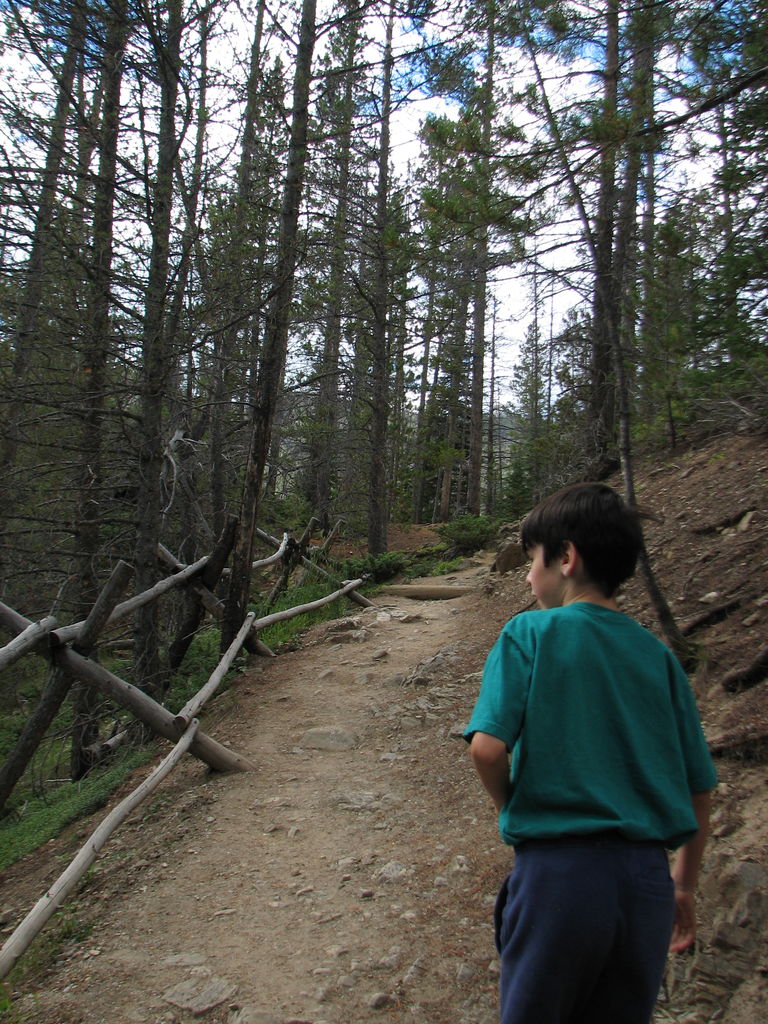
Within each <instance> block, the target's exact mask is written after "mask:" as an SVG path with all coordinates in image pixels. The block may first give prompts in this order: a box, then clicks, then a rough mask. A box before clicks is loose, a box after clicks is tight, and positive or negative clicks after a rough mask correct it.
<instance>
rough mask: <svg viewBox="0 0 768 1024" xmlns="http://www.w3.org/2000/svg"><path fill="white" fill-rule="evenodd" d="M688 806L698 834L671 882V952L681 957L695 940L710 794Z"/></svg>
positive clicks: (679, 859) (682, 851) (695, 798)
mask: <svg viewBox="0 0 768 1024" xmlns="http://www.w3.org/2000/svg"><path fill="white" fill-rule="evenodd" d="M691 802H692V803H693V810H694V812H695V814H696V820H697V821H698V823H699V830H698V832H697V833H696V835H695V836H693V837H692V838H691V839H689V840H688V842H687V843H686V844H685V846H683V847H681V848H680V851H679V853H678V855H677V859H676V860H675V866H674V868H673V869H672V879H673V881H674V883H675V923H674V927H673V929H672V939H671V941H670V944H669V949H670V952H672V953H680V952H682V951H683V950H684V949H688V948H689V947H690V946H692V945H693V943H694V940H695V938H696V895H695V894H696V886H697V884H698V881H699V869H700V867H701V858H702V855H703V853H704V846H705V844H706V842H707V836H708V834H709V812H710V807H711V804H712V793H711V791H707V792H705V793H692V794H691Z"/></svg>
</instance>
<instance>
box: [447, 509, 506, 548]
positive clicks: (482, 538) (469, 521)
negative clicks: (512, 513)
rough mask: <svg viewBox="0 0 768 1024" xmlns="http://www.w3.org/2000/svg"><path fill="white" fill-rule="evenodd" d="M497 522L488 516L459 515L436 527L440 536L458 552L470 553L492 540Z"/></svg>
mask: <svg viewBox="0 0 768 1024" xmlns="http://www.w3.org/2000/svg"><path fill="white" fill-rule="evenodd" d="M497 525H498V524H497V522H496V520H495V519H491V518H489V517H488V516H469V515H467V516H459V518H458V519H453V520H452V521H451V522H450V523H442V524H441V525H440V526H438V528H437V532H438V533H439V534H440V536H441V537H442V538H443V539H444V540H446V541H447V542H448V544H449V545H450V547H451V549H452V550H453V551H455V552H457V553H458V554H464V555H471V554H473V553H474V552H475V551H479V550H480V549H481V548H484V547H486V546H487V545H488V544H490V542H491V541H492V540H493V538H494V536H495V534H496V529H497Z"/></svg>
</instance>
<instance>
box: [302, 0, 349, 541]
mask: <svg viewBox="0 0 768 1024" xmlns="http://www.w3.org/2000/svg"><path fill="white" fill-rule="evenodd" d="M359 38H360V22H359V19H358V18H355V19H354V21H353V23H352V25H351V26H350V28H349V35H348V38H347V45H346V50H345V57H344V67H345V68H346V69H348V70H347V71H346V74H345V79H344V92H343V97H342V100H341V104H340V118H339V123H338V124H337V125H336V132H337V134H338V135H339V143H338V148H337V155H336V160H335V163H336V165H337V167H338V172H337V173H338V180H337V183H336V195H337V197H338V198H337V201H336V209H335V211H334V218H333V234H332V241H331V265H330V269H329V272H328V300H327V305H326V315H325V323H324V325H323V352H322V356H321V359H320V365H319V367H318V370H319V373H320V381H319V385H318V393H317V402H316V404H315V411H314V415H313V417H312V431H313V433H312V436H311V438H310V442H309V467H308V472H307V480H306V484H305V491H306V494H307V497H308V498H309V501H310V505H311V507H312V510H313V511H314V513H315V514H316V515H317V516H318V517H319V518H320V520H321V521H322V522H326V521H327V520H329V519H330V517H331V511H332V510H331V503H332V490H333V479H334V471H335V467H336V465H337V459H338V451H337V449H338V438H337V436H336V424H337V421H338V414H339V354H340V351H341V338H342V324H343V318H342V314H343V300H344V282H345V277H346V271H347V268H348V265H349V256H348V252H347V242H348V238H349V198H350V196H349V189H350V163H351V154H352V137H353V126H352V117H353V114H354V84H355V74H354V72H353V70H352V69H353V68H354V61H355V54H356V53H357V49H358V45H359Z"/></svg>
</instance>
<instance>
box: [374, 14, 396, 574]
mask: <svg viewBox="0 0 768 1024" xmlns="http://www.w3.org/2000/svg"><path fill="white" fill-rule="evenodd" d="M394 24H395V9H394V4H392V3H390V5H389V12H388V15H387V35H386V42H385V49H384V77H383V81H382V91H381V132H380V135H379V155H378V182H377V185H376V224H375V228H376V242H375V245H376V254H375V262H376V280H375V285H374V293H373V302H372V307H373V323H372V325H371V381H370V384H371V391H370V402H371V427H370V446H371V447H370V464H369V470H368V474H369V475H368V550H369V552H370V553H371V554H372V555H380V554H381V553H382V552H384V551H386V550H387V519H388V509H387V461H386V447H387V433H388V421H389V345H388V340H389V339H388V331H387V300H388V298H389V255H388V251H387V241H388V239H387V228H388V225H389V151H390V118H391V114H392V62H393V58H392V36H393V32H394Z"/></svg>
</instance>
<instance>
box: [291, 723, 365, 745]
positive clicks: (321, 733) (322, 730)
mask: <svg viewBox="0 0 768 1024" xmlns="http://www.w3.org/2000/svg"><path fill="white" fill-rule="evenodd" d="M358 742H359V741H358V737H357V736H356V735H355V733H353V732H350V730H349V729H342V728H341V727H340V726H334V725H319V726H315V728H313V729H307V731H306V732H305V733H304V735H303V736H302V737H301V740H300V742H299V746H300V747H304V748H305V749H306V750H352V749H353V748H354V747H356V746H357V744H358Z"/></svg>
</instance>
